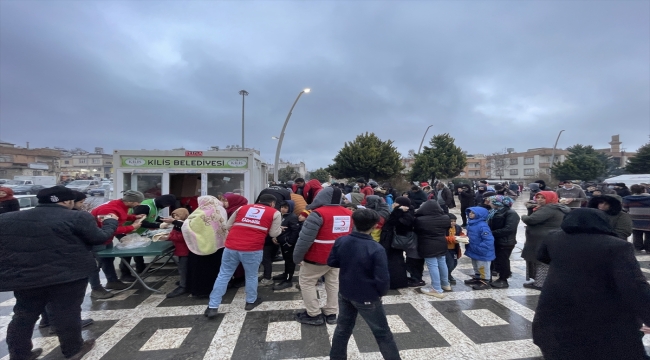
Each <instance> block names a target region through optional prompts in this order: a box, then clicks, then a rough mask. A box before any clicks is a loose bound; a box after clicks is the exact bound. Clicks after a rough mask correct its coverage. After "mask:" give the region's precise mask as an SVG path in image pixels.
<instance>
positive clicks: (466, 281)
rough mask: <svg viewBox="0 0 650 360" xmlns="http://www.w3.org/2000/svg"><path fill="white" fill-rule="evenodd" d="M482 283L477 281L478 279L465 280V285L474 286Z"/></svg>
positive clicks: (479, 280)
mask: <svg viewBox="0 0 650 360" xmlns="http://www.w3.org/2000/svg"><path fill="white" fill-rule="evenodd" d="M480 283H481V279H477V278H471V279H469V280H465V285H474V284H480Z"/></svg>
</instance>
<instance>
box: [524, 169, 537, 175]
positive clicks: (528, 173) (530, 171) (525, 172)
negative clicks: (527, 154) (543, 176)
mask: <svg viewBox="0 0 650 360" xmlns="http://www.w3.org/2000/svg"><path fill="white" fill-rule="evenodd" d="M524 175H535V169H524Z"/></svg>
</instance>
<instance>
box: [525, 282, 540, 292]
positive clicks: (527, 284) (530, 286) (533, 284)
mask: <svg viewBox="0 0 650 360" xmlns="http://www.w3.org/2000/svg"><path fill="white" fill-rule="evenodd" d="M524 287H525V288H526V289H533V290H539V291H541V290H542V288H541V287H539V286H536V285H535V283H534V282H531V283H525V284H524Z"/></svg>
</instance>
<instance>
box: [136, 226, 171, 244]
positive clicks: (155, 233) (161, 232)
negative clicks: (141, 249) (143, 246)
mask: <svg viewBox="0 0 650 360" xmlns="http://www.w3.org/2000/svg"><path fill="white" fill-rule="evenodd" d="M171 232H172V228H167V229H152V230H147V231H145V232H144V233H143V234H142V236H144V237H148V238H150V239H151V240H153V241H161V238H162V237H163V236H165V235H169V233H171Z"/></svg>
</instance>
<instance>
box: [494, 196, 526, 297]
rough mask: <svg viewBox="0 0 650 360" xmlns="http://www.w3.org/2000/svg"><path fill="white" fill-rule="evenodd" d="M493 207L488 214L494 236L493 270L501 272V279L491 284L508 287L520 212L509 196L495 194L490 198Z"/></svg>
mask: <svg viewBox="0 0 650 360" xmlns="http://www.w3.org/2000/svg"><path fill="white" fill-rule="evenodd" d="M488 200H489V201H490V207H491V208H492V209H491V210H490V212H489V214H488V225H489V226H490V230H492V236H494V252H495V253H496V258H495V259H494V261H492V269H491V271H496V272H497V273H499V279H498V280H496V281H493V282H492V283H491V284H490V285H492V287H494V288H498V289H502V288H507V287H508V286H509V285H508V278H509V277H510V276H511V275H512V271H511V270H510V255H511V254H512V250H513V249H514V248H515V245H516V244H517V227H518V226H519V214H517V212H516V211H514V210H512V209H511V207H512V204H513V202H514V201H513V200H512V199H511V198H510V197H508V196H503V195H495V196H490V197H489V198H488Z"/></svg>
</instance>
